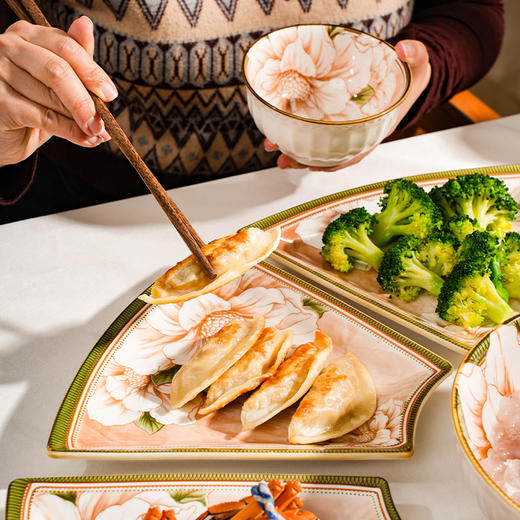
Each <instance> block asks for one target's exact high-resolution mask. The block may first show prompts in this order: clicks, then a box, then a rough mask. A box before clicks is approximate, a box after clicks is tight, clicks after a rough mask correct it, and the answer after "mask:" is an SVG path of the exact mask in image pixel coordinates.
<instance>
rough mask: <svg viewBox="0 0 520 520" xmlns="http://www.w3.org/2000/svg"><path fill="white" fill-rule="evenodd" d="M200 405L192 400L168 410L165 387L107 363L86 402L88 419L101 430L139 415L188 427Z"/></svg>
mask: <svg viewBox="0 0 520 520" xmlns="http://www.w3.org/2000/svg"><path fill="white" fill-rule="evenodd" d="M201 404H202V399H199V398H196V399H195V400H193V401H191V402H190V403H187V404H186V405H185V406H183V407H182V408H179V409H177V410H172V408H171V406H170V385H169V384H162V385H157V384H155V383H154V381H153V379H152V377H151V376H149V375H141V374H137V373H136V372H134V371H133V370H132V369H131V368H129V367H125V366H123V365H119V364H117V363H115V362H114V361H109V363H108V365H107V367H106V368H105V371H104V376H103V377H102V378H101V379H100V381H99V383H98V386H97V387H96V391H95V392H94V394H93V395H92V397H91V398H90V399H89V401H88V405H87V411H88V414H89V417H90V418H92V419H95V420H96V421H98V422H100V423H101V424H104V425H105V426H114V425H118V424H128V423H131V422H134V421H136V420H138V419H139V418H140V417H141V416H142V415H143V412H148V413H149V414H150V416H151V417H152V418H153V419H155V420H156V421H157V422H158V423H160V424H191V423H193V422H194V421H195V415H196V414H197V410H198V409H199V407H200V406H201Z"/></svg>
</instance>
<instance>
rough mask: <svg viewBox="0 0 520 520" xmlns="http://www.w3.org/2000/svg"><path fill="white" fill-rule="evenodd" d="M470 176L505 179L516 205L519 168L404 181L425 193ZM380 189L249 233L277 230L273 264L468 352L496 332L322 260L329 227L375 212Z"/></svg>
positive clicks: (336, 198) (285, 216) (333, 199)
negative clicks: (353, 214)
mask: <svg viewBox="0 0 520 520" xmlns="http://www.w3.org/2000/svg"><path fill="white" fill-rule="evenodd" d="M474 172H479V173H483V174H487V175H493V176H495V177H498V178H500V179H503V180H504V181H505V183H506V184H507V186H508V187H509V189H510V191H511V194H512V196H513V197H514V198H515V200H517V201H520V165H510V166H497V167H490V168H471V169H468V170H454V171H447V172H439V173H434V174H428V175H420V176H414V177H408V178H409V179H410V180H412V181H414V182H417V184H419V185H420V186H422V187H424V188H425V189H426V191H429V190H430V189H431V188H432V187H433V186H437V185H439V184H443V183H444V182H446V181H447V180H448V179H449V178H451V177H456V176H457V175H462V174H467V173H474ZM384 185H385V183H384V182H380V183H377V184H371V185H368V186H362V187H360V188H355V189H352V190H348V191H343V192H340V193H336V194H334V195H330V196H327V197H322V198H320V199H316V200H313V201H310V202H307V203H305V204H301V205H300V206H296V207H294V208H291V209H288V210H286V211H282V212H280V213H277V214H275V215H272V216H270V217H267V218H265V219H263V220H260V221H258V222H255V223H254V224H251V226H248V227H259V228H261V229H269V228H271V227H275V226H280V227H281V230H282V238H281V241H280V245H279V246H278V248H277V250H276V251H275V253H274V255H275V256H274V258H275V259H276V260H277V261H278V262H280V263H282V264H284V265H286V266H288V267H290V268H291V269H293V270H295V271H297V272H298V273H300V274H303V275H305V276H306V277H307V278H309V279H311V280H312V281H313V282H315V283H317V284H319V285H322V286H324V287H326V288H327V289H329V290H332V291H334V292H337V293H339V294H342V295H344V296H347V297H350V298H352V299H353V300H356V301H357V302H359V303H362V304H363V305H365V306H367V307H368V308H370V309H372V310H374V311H376V312H378V313H380V314H383V315H385V316H386V317H389V318H391V319H394V320H396V321H398V322H400V323H404V324H406V325H407V326H408V327H409V328H412V329H414V330H415V331H416V332H419V333H421V334H423V335H426V336H429V337H430V338H432V339H435V340H436V341H438V342H440V343H441V344H442V345H444V346H447V347H448V348H451V349H452V350H455V351H459V352H466V351H468V350H470V349H471V348H472V347H474V346H475V345H477V344H478V343H479V342H480V341H482V339H483V338H485V337H486V336H487V335H488V334H490V333H491V332H492V331H493V330H494V328H495V327H478V328H476V329H471V330H464V329H463V328H462V327H459V326H457V325H454V324H452V323H448V322H446V321H444V320H442V319H441V318H440V317H439V315H438V314H437V313H436V312H435V308H436V305H437V298H435V297H434V296H432V295H431V294H428V293H426V294H422V295H421V296H420V297H419V298H418V299H417V300H415V301H414V302H409V303H406V302H403V301H401V300H399V299H398V298H390V297H389V295H388V294H387V293H385V292H383V290H382V289H381V287H380V286H379V284H378V283H377V280H376V273H375V271H374V270H373V269H370V270H368V271H362V270H359V269H354V270H352V271H351V272H350V273H347V274H343V273H340V272H338V271H335V270H334V269H333V268H332V267H331V266H330V265H329V264H327V263H326V262H325V261H324V260H323V259H322V258H321V255H320V250H321V247H322V240H321V236H322V234H323V231H324V230H325V228H326V227H327V225H328V224H329V222H331V221H332V220H334V219H335V218H336V217H338V216H339V215H340V214H342V213H345V212H347V211H349V210H351V209H353V208H357V207H365V208H366V209H367V211H368V212H369V213H372V214H374V213H377V212H379V211H380V208H379V207H378V201H379V199H380V197H381V195H382V193H383V188H384ZM513 229H514V230H515V231H520V222H518V221H516V222H514V224H513ZM511 305H512V306H513V308H515V310H518V311H520V302H519V301H518V300H512V303H511Z"/></svg>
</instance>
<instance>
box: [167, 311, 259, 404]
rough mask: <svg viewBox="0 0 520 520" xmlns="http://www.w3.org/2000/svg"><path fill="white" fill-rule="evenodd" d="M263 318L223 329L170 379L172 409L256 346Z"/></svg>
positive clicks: (198, 391)
mask: <svg viewBox="0 0 520 520" xmlns="http://www.w3.org/2000/svg"><path fill="white" fill-rule="evenodd" d="M264 323H265V319H264V318H263V316H254V317H253V319H251V320H238V321H234V322H232V323H229V324H228V325H226V326H225V327H223V328H222V329H221V330H220V332H218V333H217V334H215V335H214V336H212V337H211V338H209V339H208V341H206V343H205V344H204V345H203V346H202V348H201V349H200V350H199V351H197V352H196V354H195V355H194V356H193V357H192V358H191V359H190V360H189V361H188V362H187V363H185V364H184V365H182V367H181V368H180V370H179V371H178V372H177V373H176V374H175V375H174V376H173V379H172V383H171V387H170V400H171V405H172V408H180V407H181V406H183V405H184V404H186V403H187V402H188V401H191V400H192V399H193V398H194V397H195V396H196V395H197V394H198V393H200V392H202V390H204V389H205V388H207V387H208V386H209V385H211V383H213V381H215V380H216V379H218V378H219V377H220V376H221V375H222V374H223V373H224V372H225V371H226V370H227V369H228V368H229V367H231V366H233V365H234V364H235V363H236V362H237V361H238V360H239V359H240V358H241V357H242V356H243V355H244V354H245V353H246V352H247V351H248V350H249V349H250V348H251V347H252V346H253V345H254V344H255V342H256V340H257V339H258V337H259V336H260V333H261V332H262V330H263V328H264Z"/></svg>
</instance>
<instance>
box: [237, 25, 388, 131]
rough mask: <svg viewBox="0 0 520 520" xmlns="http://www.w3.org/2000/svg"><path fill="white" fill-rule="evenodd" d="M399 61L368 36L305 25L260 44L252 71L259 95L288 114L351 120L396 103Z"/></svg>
mask: <svg viewBox="0 0 520 520" xmlns="http://www.w3.org/2000/svg"><path fill="white" fill-rule="evenodd" d="M395 60H396V55H395V52H393V51H392V50H391V49H390V48H389V47H387V46H385V45H383V44H379V42H377V41H376V40H374V39H373V38H371V37H369V36H367V35H363V34H353V33H351V32H346V31H344V30H343V29H341V28H332V27H331V28H329V30H327V27H326V26H312V25H311V26H305V25H304V26H299V27H289V28H286V29H282V30H279V31H275V32H273V33H271V34H269V35H268V36H267V37H265V38H262V39H261V40H260V41H258V42H257V43H256V44H255V45H254V46H253V47H252V48H251V50H250V51H249V59H248V62H247V71H246V72H247V77H248V79H249V81H250V82H251V85H252V86H253V88H254V89H255V90H256V91H257V92H258V94H259V95H260V96H261V97H263V98H264V99H265V100H266V101H267V102H269V103H271V104H272V105H274V106H276V107H278V108H280V109H282V110H285V111H287V112H290V113H292V114H295V115H298V116H301V117H306V118H309V119H314V120H322V121H327V120H328V121H348V120H354V119H362V118H364V117H366V116H367V115H372V114H376V113H377V112H379V111H381V110H382V109H384V108H386V107H387V106H389V105H390V102H391V100H392V98H393V96H394V94H395V92H396V90H397V85H398V80H397V75H396V74H397V71H396V70H394V69H393V68H392V64H393V63H394V62H395Z"/></svg>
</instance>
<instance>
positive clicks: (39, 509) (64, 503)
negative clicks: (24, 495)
mask: <svg viewBox="0 0 520 520" xmlns="http://www.w3.org/2000/svg"><path fill="white" fill-rule="evenodd" d="M204 511H205V507H204V506H203V505H202V503H201V502H200V501H198V500H196V499H195V500H191V501H188V502H187V503H178V502H176V501H175V500H174V499H173V498H172V496H171V495H170V494H169V493H167V492H166V491H142V492H128V491H126V492H119V491H110V492H91V491H87V492H79V493H78V494H77V495H76V496H75V499H74V501H71V500H65V499H63V498H61V497H60V496H58V495H53V494H42V495H38V496H36V497H35V498H34V499H33V501H32V503H31V510H30V516H29V518H30V520H123V519H124V520H142V519H143V518H144V517H145V515H146V514H147V513H151V512H155V513H159V514H162V513H163V512H171V513H173V514H174V515H175V516H176V517H177V518H178V520H195V519H196V518H197V517H198V516H199V515H200V514H201V513H202V512H204ZM154 518H156V516H154Z"/></svg>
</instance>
